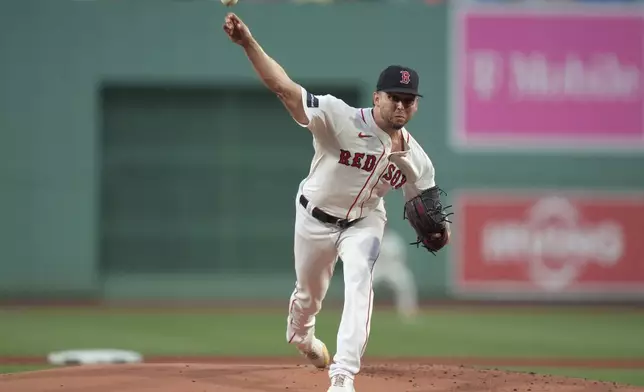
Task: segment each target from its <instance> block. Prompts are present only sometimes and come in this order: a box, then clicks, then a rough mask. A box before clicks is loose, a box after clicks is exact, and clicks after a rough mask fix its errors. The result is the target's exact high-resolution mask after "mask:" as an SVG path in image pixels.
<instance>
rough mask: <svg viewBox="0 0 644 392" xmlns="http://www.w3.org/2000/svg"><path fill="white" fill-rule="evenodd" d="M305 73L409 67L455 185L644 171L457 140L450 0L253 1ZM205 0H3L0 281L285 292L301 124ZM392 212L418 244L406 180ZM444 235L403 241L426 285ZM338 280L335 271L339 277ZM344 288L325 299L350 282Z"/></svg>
mask: <svg viewBox="0 0 644 392" xmlns="http://www.w3.org/2000/svg"><path fill="white" fill-rule="evenodd" d="M243 3H244V2H243V1H242V2H241V3H240V4H239V6H238V7H236V8H235V11H236V12H237V13H238V14H239V15H240V16H241V17H242V18H243V19H244V20H245V21H246V22H247V23H248V25H249V26H250V27H251V29H252V32H253V34H254V35H255V36H256V37H257V39H258V40H259V41H260V42H261V43H262V45H263V46H264V48H265V49H266V51H267V52H268V53H269V54H271V55H272V56H273V57H274V58H275V59H277V60H278V61H279V62H280V63H281V64H282V65H283V66H284V68H285V69H286V71H287V72H288V73H289V74H290V75H291V76H292V77H293V78H294V79H295V80H296V81H298V82H299V83H301V84H303V85H304V86H306V87H307V88H309V89H310V90H312V91H314V92H316V93H332V94H335V95H338V96H340V97H342V98H344V99H345V100H347V101H348V102H350V103H352V104H354V105H364V106H368V105H370V102H371V92H372V90H373V88H374V85H375V81H376V78H377V75H378V72H379V71H380V70H381V69H382V68H384V67H385V66H387V65H389V64H391V63H401V64H406V65H408V66H411V67H414V68H416V69H417V70H418V72H419V74H420V78H421V90H422V91H423V92H424V94H425V98H424V99H423V100H422V102H421V105H420V106H421V107H420V110H419V113H418V114H417V117H416V118H415V119H414V120H413V122H412V123H411V124H410V126H409V129H410V130H411V131H412V132H413V134H414V135H415V137H416V138H417V139H418V141H419V142H420V143H421V144H422V145H423V146H424V147H425V148H426V149H427V151H428V153H429V155H430V156H431V158H432V159H433V161H434V164H435V166H436V168H437V182H438V183H439V184H440V185H442V187H443V188H445V190H446V191H447V192H448V193H449V194H450V196H448V201H449V199H450V197H451V194H452V192H457V191H458V190H459V189H460V188H496V187H528V188H540V187H544V188H558V187H575V188H586V187H591V188H602V189H622V188H629V189H630V188H634V187H635V188H637V187H642V186H644V174H643V173H644V169H643V168H644V158H642V156H641V155H639V156H638V155H636V156H633V155H619V154H613V155H610V154H609V155H602V157H601V158H598V157H597V156H594V155H591V154H586V155H584V154H568V153H566V152H551V153H546V154H526V153H522V152H518V151H517V152H512V151H510V152H504V153H502V154H496V153H489V152H471V153H465V152H462V151H457V150H456V149H454V148H452V146H451V144H450V142H449V131H448V126H449V121H448V113H449V109H450V105H449V99H450V98H449V97H450V94H449V91H448V86H449V80H450V69H451V68H450V67H451V66H452V65H450V62H449V53H450V37H451V36H450V34H449V18H448V15H449V11H448V9H447V8H446V7H445V6H442V5H441V6H427V5H423V4H405V5H386V4H369V5H366V4H341V5H328V6H316V5H292V4H252V5H248V4H243ZM226 11H228V9H226V8H224V7H222V6H221V4H220V3H219V2H210V1H185V2H184V1H165V0H154V1H141V0H138V1H118V2H109V1H102V2H83V1H68V0H61V1H44V0H43V1H32V0H5V1H2V2H0V56H1V58H2V61H0V78H1V79H0V80H1V81H2V83H1V85H2V88H0V217H2V219H0V292H2V293H3V295H5V296H42V295H46V296H50V297H51V296H63V295H64V296H80V297H108V298H123V297H132V296H135V297H169V298H177V297H199V298H205V297H207V298H222V299H234V298H254V297H262V298H273V297H277V298H282V297H283V296H284V295H288V294H289V292H290V290H291V287H292V284H293V282H294V273H293V271H292V263H293V260H292V245H291V243H292V224H293V220H294V205H295V200H294V196H295V192H296V190H297V186H298V183H299V181H300V180H301V179H302V178H303V177H304V176H305V175H306V173H307V172H308V169H309V165H310V158H311V154H312V151H313V150H312V145H311V138H310V135H309V134H308V133H307V132H306V131H305V130H302V129H301V128H300V127H298V126H297V125H296V124H295V123H294V122H293V121H292V120H291V119H290V118H289V117H288V115H287V113H286V112H285V110H283V108H282V107H281V105H280V104H279V102H278V101H277V100H276V99H275V98H274V97H273V96H271V95H270V94H269V93H268V92H266V91H265V90H264V89H263V86H262V85H261V84H260V83H259V81H258V79H257V78H256V77H255V75H254V73H253V70H252V68H251V66H250V65H249V64H248V62H247V60H246V58H245V56H244V54H243V52H242V51H241V50H240V48H239V47H237V46H235V45H233V44H231V43H230V42H228V41H227V38H226V36H225V35H224V34H223V31H222V30H221V24H222V21H223V18H224V15H225V12H226ZM386 201H387V206H388V211H389V221H390V224H391V226H392V227H393V228H394V229H397V230H399V231H400V233H401V234H403V236H405V237H406V238H408V239H409V240H410V241H411V240H413V238H414V236H413V233H412V231H411V229H410V228H409V227H408V225H407V224H406V222H404V221H403V220H402V205H401V202H402V195H401V193H400V192H398V193H395V194H391V195H389V196H388V197H387V199H386ZM451 252H452V250H451V249H447V251H446V252H443V253H442V254H440V255H438V256H432V255H430V254H428V253H427V252H425V251H423V250H422V249H416V248H414V247H410V248H409V254H410V263H411V266H412V268H413V269H414V271H415V277H416V279H417V283H418V284H419V288H420V290H421V293H422V295H423V296H424V297H428V298H435V297H443V296H446V295H449V283H448V280H447V278H448V270H449V268H448V263H449V260H450V256H451ZM336 279H337V278H336ZM341 292H342V287H341V286H340V285H339V284H334V285H333V288H332V294H331V295H340V294H341Z"/></svg>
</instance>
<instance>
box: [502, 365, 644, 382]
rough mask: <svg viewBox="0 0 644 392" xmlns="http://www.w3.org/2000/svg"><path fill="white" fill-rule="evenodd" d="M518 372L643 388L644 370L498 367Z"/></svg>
mask: <svg viewBox="0 0 644 392" xmlns="http://www.w3.org/2000/svg"><path fill="white" fill-rule="evenodd" d="M497 369H505V370H511V371H518V372H535V373H537V374H552V375H556V376H566V377H575V378H585V379H588V380H598V381H609V382H618V383H623V384H631V385H640V386H644V369H640V370H637V369H632V370H631V369H585V368H581V369H579V368H550V367H536V368H526V367H498V368H497Z"/></svg>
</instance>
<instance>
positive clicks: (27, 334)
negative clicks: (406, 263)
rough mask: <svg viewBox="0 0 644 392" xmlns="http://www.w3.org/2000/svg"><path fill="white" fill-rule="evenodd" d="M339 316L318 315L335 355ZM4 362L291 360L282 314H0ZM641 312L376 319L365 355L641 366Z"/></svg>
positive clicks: (379, 315)
mask: <svg viewBox="0 0 644 392" xmlns="http://www.w3.org/2000/svg"><path fill="white" fill-rule="evenodd" d="M339 316H340V313H339V311H337V310H335V309H326V310H323V312H322V313H321V314H320V315H319V317H318V324H317V335H318V336H319V337H320V338H322V339H323V340H325V341H326V343H327V345H328V346H329V348H330V349H332V350H334V349H335V332H336V329H337V326H338V323H339ZM0 320H2V321H1V322H0V355H45V354H47V353H49V352H51V351H54V350H62V349H71V348H121V349H129V350H136V351H139V352H142V353H143V354H144V355H181V354H183V355H292V354H293V349H292V347H289V346H288V345H286V344H285V335H286V334H285V331H284V328H285V325H286V318H285V313H284V311H283V310H281V311H275V312H269V311H261V312H255V313H252V312H239V313H221V312H220V313H217V312H211V313H207V312H203V311H195V312H187V311H185V312H174V313H172V312H169V311H158V312H153V311H145V312H137V311H132V310H130V311H118V310H112V311H105V310H87V309H47V308H44V309H30V310H4V311H2V310H0ZM641 331H644V313H620V312H614V313H590V312H583V311H568V312H562V311H552V312H545V311H543V310H540V311H538V312H532V313H530V312H525V311H522V312H516V311H503V310H498V311H485V312H468V311H464V310H454V311H449V310H435V311H430V312H427V313H424V314H423V315H422V316H421V317H420V318H419V320H418V321H417V322H416V323H415V324H412V325H406V324H404V323H402V322H400V321H399V319H398V318H397V316H396V315H395V314H394V313H392V312H390V311H386V310H376V311H374V317H373V321H372V334H371V340H370V343H369V346H368V351H367V354H368V355H372V356H376V355H387V356H391V355H413V356H418V355H420V356H493V357H507V356H520V357H526V356H530V357H592V356H601V357H621V358H628V357H639V358H644V341H643V340H642V339H641Z"/></svg>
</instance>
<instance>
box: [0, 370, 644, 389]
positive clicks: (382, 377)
mask: <svg viewBox="0 0 644 392" xmlns="http://www.w3.org/2000/svg"><path fill="white" fill-rule="evenodd" d="M328 383H329V381H328V375H327V372H326V371H319V370H316V369H313V368H311V367H310V366H294V365H242V364H236V365H215V364H136V365H107V366H78V367H67V368H60V369H51V370H42V371H35V372H25V373H16V374H7V375H0V391H7V392H9V391H11V392H50V391H74V392H85V391H92V392H152V391H154V392H214V391H221V392H224V391H225V392H284V391H288V392H305V391H306V392H308V391H312V392H326V390H327V388H328V386H329V384H328ZM355 386H356V389H357V391H359V392H405V391H414V392H421V391H423V392H434V391H450V392H455V391H466V392H478V391H481V392H483V391H486V392H488V391H498V392H564V391H571V392H572V391H588V392H599V391H606V392H609V391H611V392H625V391H628V392H642V391H644V388H636V387H631V386H624V385H619V384H614V383H602V382H594V381H587V380H583V379H571V378H563V377H554V376H544V375H531V374H527V373H512V372H504V371H498V370H479V369H474V368H469V367H455V366H440V365H409V364H405V365H401V364H390V365H372V366H365V368H364V370H363V372H362V374H361V375H360V376H359V377H358V378H356V384H355Z"/></svg>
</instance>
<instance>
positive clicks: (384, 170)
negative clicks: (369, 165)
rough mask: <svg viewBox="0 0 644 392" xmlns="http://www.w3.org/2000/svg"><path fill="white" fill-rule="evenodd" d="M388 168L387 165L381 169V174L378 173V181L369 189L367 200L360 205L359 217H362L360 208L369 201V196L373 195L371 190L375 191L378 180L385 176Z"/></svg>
mask: <svg viewBox="0 0 644 392" xmlns="http://www.w3.org/2000/svg"><path fill="white" fill-rule="evenodd" d="M388 167H389V165H387V166H385V168H384V169H382V173H380V175H379V176H378V180H377V181H376V183H375V184H373V186H372V187H371V192H369V197H368V198H367V200H363V201H362V203H361V204H360V217H362V207H364V203H366V202H368V201H369V199H371V195H373V190H374V189H376V186H378V184H379V183H380V179H381V178H382V176H383V175H384V174H385V172H386V171H387V168H388Z"/></svg>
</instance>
